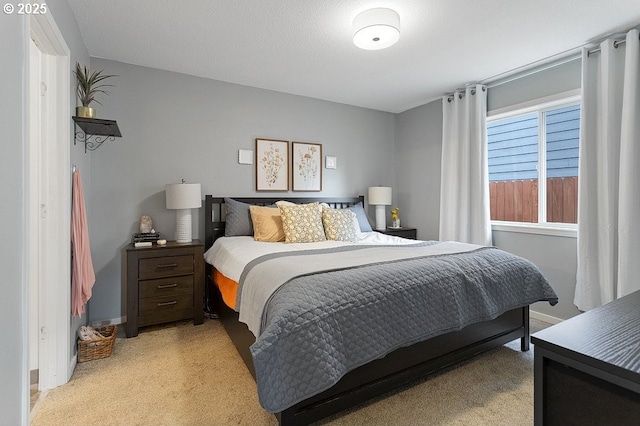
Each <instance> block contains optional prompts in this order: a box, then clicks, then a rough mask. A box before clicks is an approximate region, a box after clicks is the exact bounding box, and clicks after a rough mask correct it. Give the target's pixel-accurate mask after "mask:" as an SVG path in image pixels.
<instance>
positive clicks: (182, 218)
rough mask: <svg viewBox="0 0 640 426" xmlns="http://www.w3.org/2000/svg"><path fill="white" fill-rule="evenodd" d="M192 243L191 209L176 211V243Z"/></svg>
mask: <svg viewBox="0 0 640 426" xmlns="http://www.w3.org/2000/svg"><path fill="white" fill-rule="evenodd" d="M191 241H192V238H191V209H179V210H176V243H190V242H191Z"/></svg>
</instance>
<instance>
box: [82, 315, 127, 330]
mask: <svg viewBox="0 0 640 426" xmlns="http://www.w3.org/2000/svg"><path fill="white" fill-rule="evenodd" d="M125 322H127V317H126V316H124V317H118V318H111V319H106V320H101V321H91V323H90V324H89V325H90V326H92V327H104V326H105V325H120V324H124V323H125Z"/></svg>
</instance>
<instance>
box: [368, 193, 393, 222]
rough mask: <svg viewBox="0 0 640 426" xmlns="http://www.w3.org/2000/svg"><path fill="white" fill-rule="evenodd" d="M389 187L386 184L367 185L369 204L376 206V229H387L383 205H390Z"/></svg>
mask: <svg viewBox="0 0 640 426" xmlns="http://www.w3.org/2000/svg"><path fill="white" fill-rule="evenodd" d="M391 201H392V199H391V188H390V187H388V186H372V187H369V199H368V202H369V205H372V206H376V230H378V231H384V230H385V229H387V220H386V218H385V207H384V206H390V205H391Z"/></svg>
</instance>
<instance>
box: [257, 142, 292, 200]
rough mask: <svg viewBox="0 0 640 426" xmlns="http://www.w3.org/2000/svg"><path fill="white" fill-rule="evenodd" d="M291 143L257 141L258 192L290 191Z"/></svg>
mask: <svg viewBox="0 0 640 426" xmlns="http://www.w3.org/2000/svg"><path fill="white" fill-rule="evenodd" d="M288 164H289V141H283V140H276V139H256V191H288V190H289V167H288Z"/></svg>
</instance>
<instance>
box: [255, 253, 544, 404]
mask: <svg viewBox="0 0 640 426" xmlns="http://www.w3.org/2000/svg"><path fill="white" fill-rule="evenodd" d="M268 261H269V259H265V262H268ZM537 301H548V302H549V303H550V304H552V305H555V304H556V303H557V296H556V294H555V292H554V291H553V289H552V288H551V287H550V286H549V284H548V283H547V281H546V280H545V278H544V277H543V275H542V274H541V273H540V271H539V270H538V268H537V267H536V266H535V265H534V264H533V263H531V262H529V261H528V260H525V259H523V258H521V257H518V256H515V255H512V254H509V253H506V252H504V251H501V250H498V249H496V248H491V247H486V248H481V249H477V250H474V251H472V252H465V253H460V254H447V255H438V256H426V257H419V258H411V259H407V260H394V261H392V262H378V263H374V264H371V265H365V266H362V265H360V266H357V267H352V268H342V269H339V270H331V271H328V272H322V273H317V274H306V275H304V276H299V277H295V278H293V279H291V280H289V281H288V282H286V284H284V285H282V286H280V287H279V288H278V289H277V290H276V291H275V292H274V293H273V294H272V295H271V298H270V300H269V302H268V304H267V306H266V307H265V310H264V313H263V328H262V332H261V333H260V335H259V336H258V338H257V339H256V342H255V343H254V344H253V345H252V346H251V353H252V356H253V362H254V367H255V371H256V381H257V384H258V395H259V399H260V404H261V405H262V407H263V408H265V409H266V410H267V411H270V412H273V413H275V412H279V411H282V410H284V409H286V408H288V407H290V406H292V405H294V404H296V403H297V402H300V401H302V400H304V399H307V398H309V397H310V396H313V395H316V394H318V393H319V392H322V391H324V390H326V389H328V388H330V387H331V386H333V385H334V384H335V383H337V382H338V380H340V378H341V377H342V376H344V374H346V373H347V372H349V371H351V370H353V369H354V368H356V367H359V366H361V365H363V364H366V363H368V362H370V361H372V360H374V359H377V358H381V357H383V356H385V355H386V354H387V353H389V352H391V351H393V350H395V349H397V348H399V347H403V346H408V345H411V344H412V343H415V342H417V341H421V340H425V339H428V338H431V337H434V336H436V335H439V334H444V333H447V332H451V331H456V330H460V329H462V328H463V327H465V326H467V325H469V324H472V323H475V322H479V321H485V320H490V319H493V318H496V317H497V316H499V315H501V314H502V313H504V312H506V311H508V310H510V309H515V308H519V307H522V306H526V305H529V304H531V303H533V302H537Z"/></svg>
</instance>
